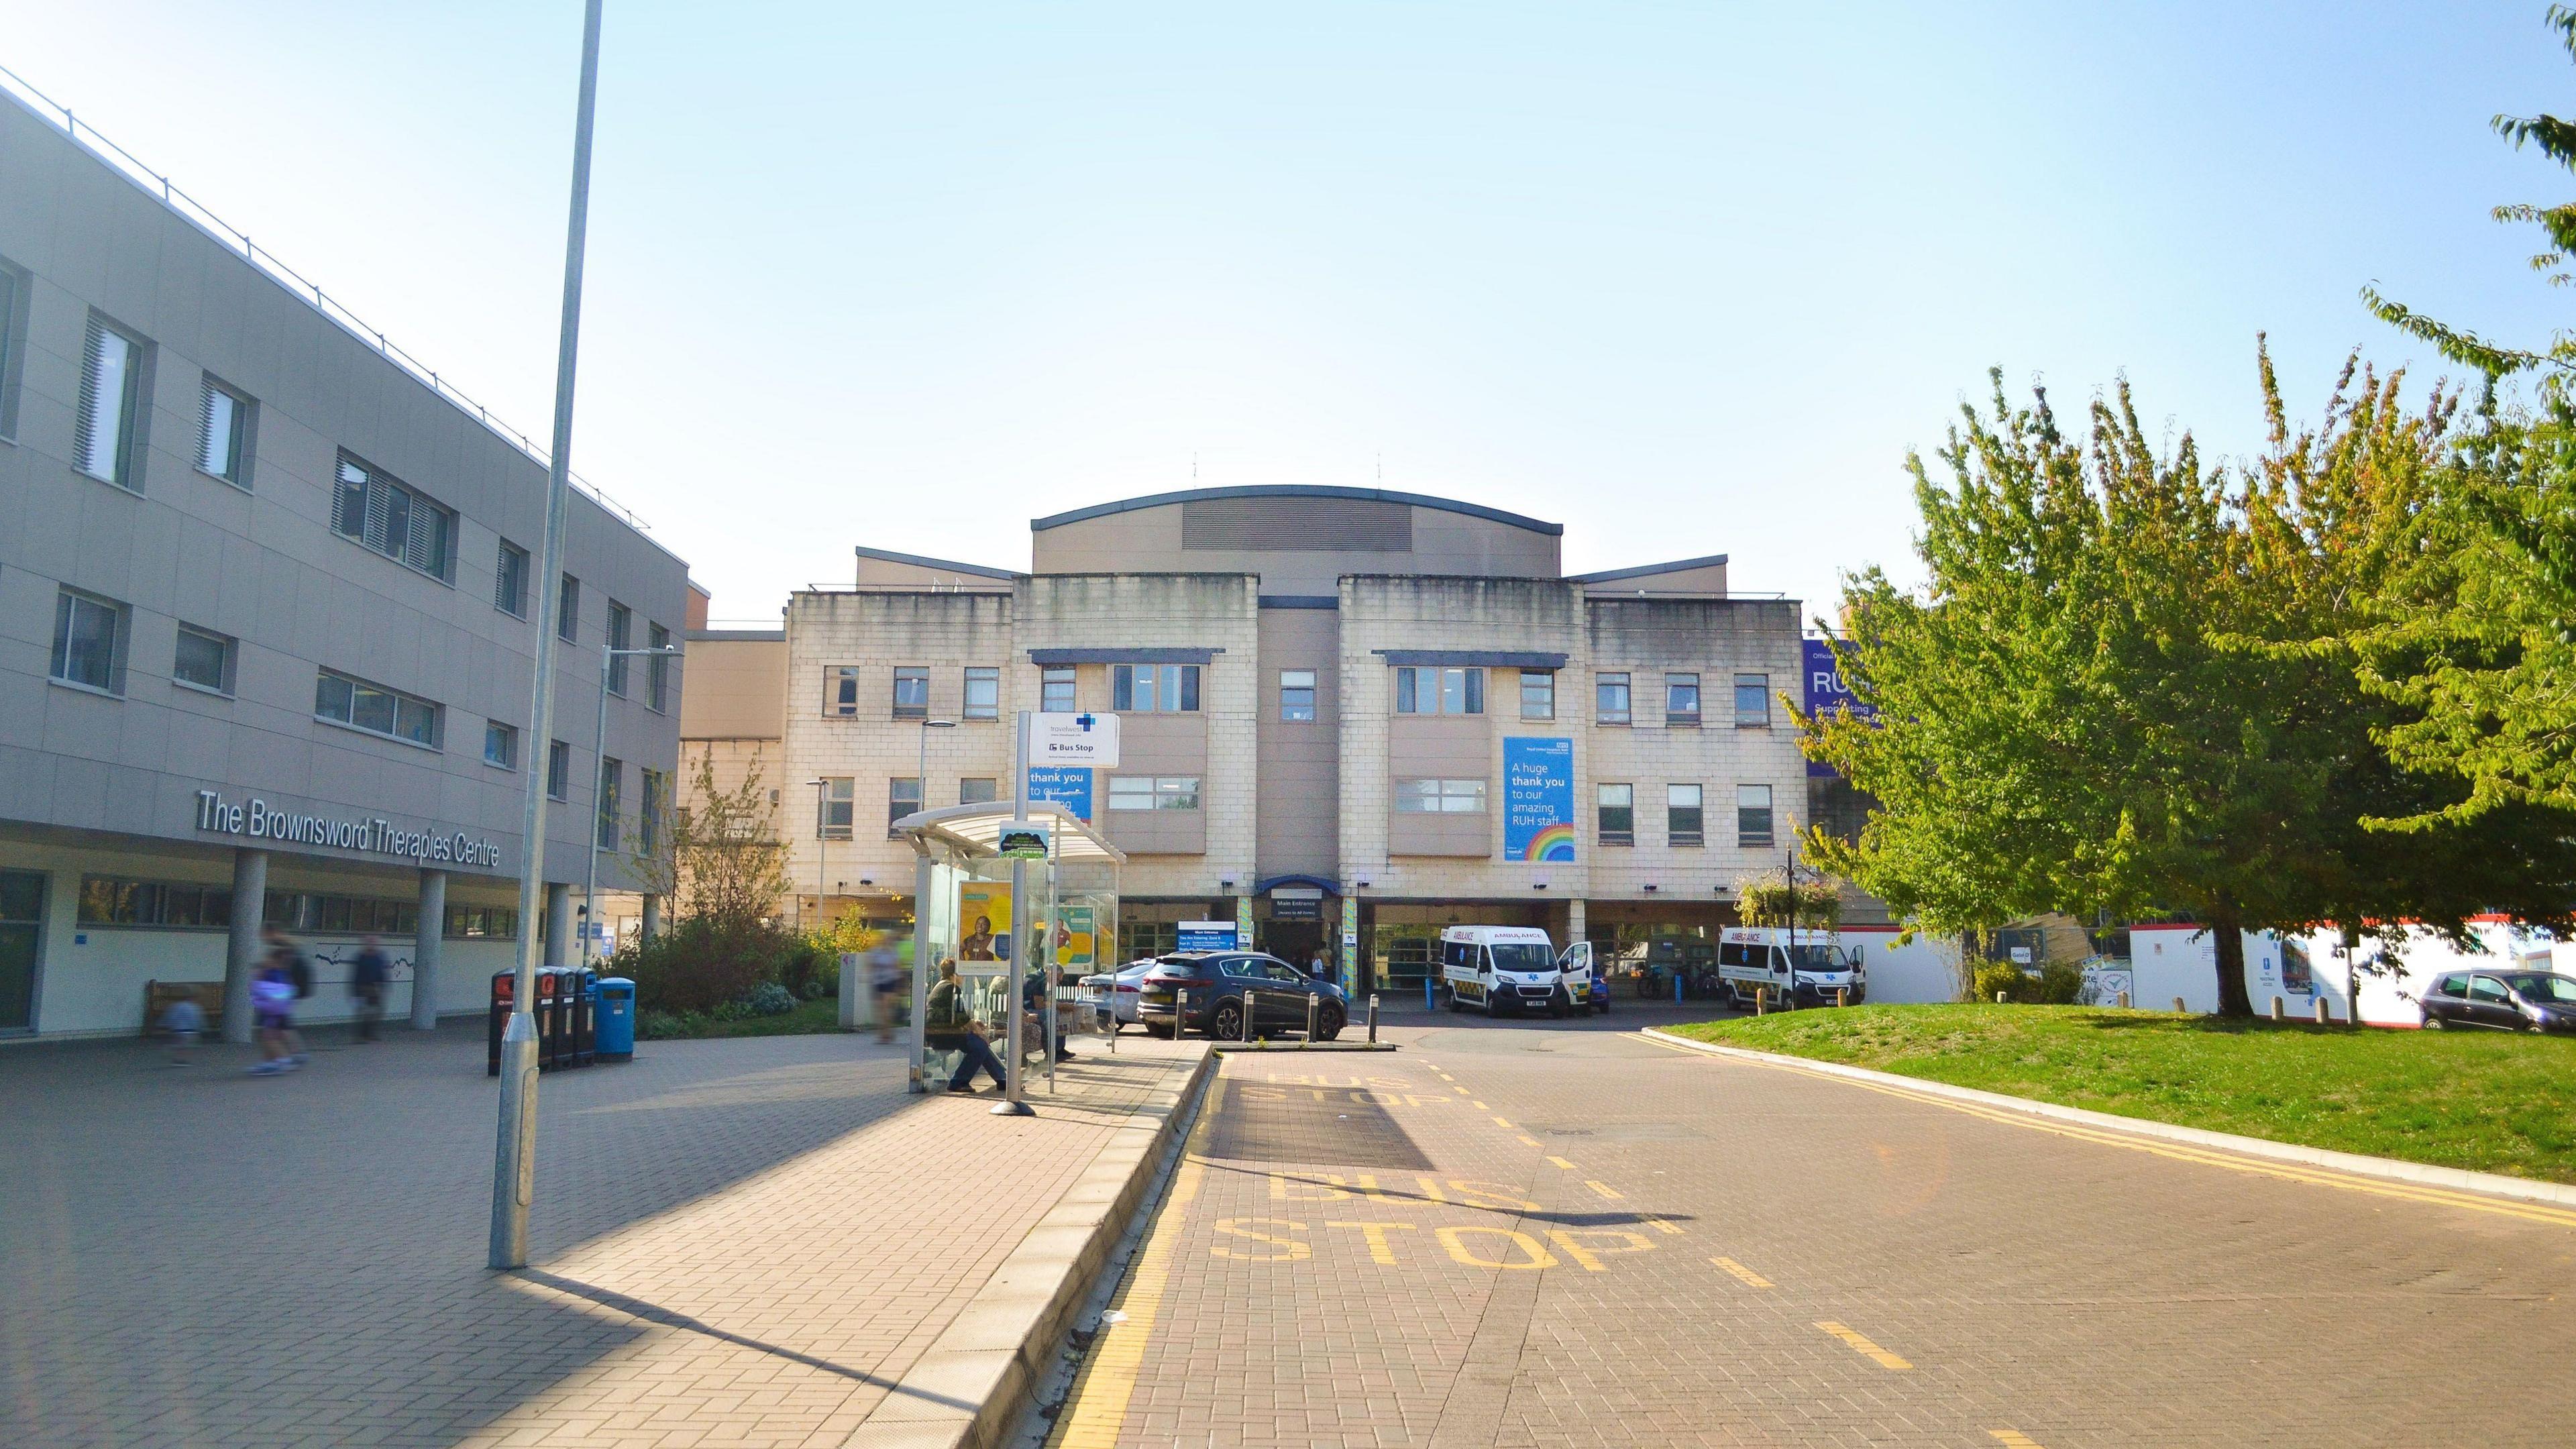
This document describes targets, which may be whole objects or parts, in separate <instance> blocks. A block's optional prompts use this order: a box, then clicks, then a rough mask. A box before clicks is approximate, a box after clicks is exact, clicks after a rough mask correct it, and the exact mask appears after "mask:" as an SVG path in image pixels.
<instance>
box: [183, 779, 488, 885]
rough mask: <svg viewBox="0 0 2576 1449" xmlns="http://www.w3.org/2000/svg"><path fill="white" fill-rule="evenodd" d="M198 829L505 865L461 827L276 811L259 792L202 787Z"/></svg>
mask: <svg viewBox="0 0 2576 1449" xmlns="http://www.w3.org/2000/svg"><path fill="white" fill-rule="evenodd" d="M197 828H198V829H199V830H203V831H206V832H208V833H210V834H215V835H241V836H247V837H249V838H250V839H252V840H265V841H273V842H275V843H276V844H279V845H304V846H311V847H313V848H315V849H318V850H345V851H348V852H350V853H352V854H356V855H391V856H397V857H400V858H402V859H405V860H416V861H419V862H420V863H421V864H423V865H431V866H447V865H458V866H466V867H471V868H480V869H485V870H498V869H500V868H501V847H500V846H498V845H496V844H494V843H493V842H491V841H489V840H484V839H481V838H479V837H476V836H472V835H468V834H466V833H465V832H464V831H462V830H459V831H455V832H453V833H441V832H438V831H430V830H406V829H404V828H403V827H401V826H399V825H396V824H395V823H394V822H392V821H390V820H386V819H383V818H381V817H377V816H372V815H366V816H342V815H306V814H301V813H298V812H295V811H291V810H273V809H271V808H269V804H268V802H267V801H265V800H262V799H260V798H259V797H258V796H256V795H254V796H252V797H251V798H250V801H249V802H248V803H247V804H241V805H236V804H234V803H233V802H231V801H229V800H226V799H225V798H224V797H223V796H221V795H218V794H216V793H215V792H214V791H212V790H200V791H198V792H197Z"/></svg>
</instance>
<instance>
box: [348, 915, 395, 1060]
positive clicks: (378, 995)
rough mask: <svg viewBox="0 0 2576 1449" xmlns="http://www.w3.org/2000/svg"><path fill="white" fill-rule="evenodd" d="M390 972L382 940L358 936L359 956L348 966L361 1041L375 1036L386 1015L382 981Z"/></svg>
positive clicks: (350, 989)
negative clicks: (377, 1026) (356, 1001)
mask: <svg viewBox="0 0 2576 1449" xmlns="http://www.w3.org/2000/svg"><path fill="white" fill-rule="evenodd" d="M392 974H393V971H392V968H391V967H389V966H388V965H386V963H385V948H384V943H383V942H381V941H378V940H377V939H376V938H375V937H373V936H367V937H363V938H361V939H360V941H359V943H358V959H357V960H356V961H354V962H352V963H350V968H349V994H350V995H351V996H354V997H356V998H357V999H358V1040H360V1041H374V1040H375V1039H376V1024H377V1023H378V1022H380V1021H382V1020H384V1015H385V982H386V979H387V978H388V977H390V976H391V975H392Z"/></svg>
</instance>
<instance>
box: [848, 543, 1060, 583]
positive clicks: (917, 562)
mask: <svg viewBox="0 0 2576 1449" xmlns="http://www.w3.org/2000/svg"><path fill="white" fill-rule="evenodd" d="M850 551H851V552H852V553H855V554H857V555H858V556H859V557H861V558H872V559H875V560H877V561H878V562H880V563H899V564H911V565H914V566H915V567H918V568H925V569H936V570H938V571H940V572H942V573H952V574H972V575H974V576H975V577H976V578H979V579H1016V578H1018V577H1019V575H1018V574H1015V573H1013V572H1011V571H1010V570H1009V569H997V568H987V567H985V566H984V565H982V564H970V563H959V562H958V561H957V560H955V559H953V558H926V557H924V556H923V555H921V554H917V553H896V552H895V551H894V550H893V549H890V548H870V547H868V546H867V545H866V544H860V545H858V546H857V547H855V548H853V549H851V550H850Z"/></svg>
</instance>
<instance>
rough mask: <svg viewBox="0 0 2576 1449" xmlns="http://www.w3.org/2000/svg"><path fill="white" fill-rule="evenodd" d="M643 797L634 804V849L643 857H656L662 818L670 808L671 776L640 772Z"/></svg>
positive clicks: (647, 771)
mask: <svg viewBox="0 0 2576 1449" xmlns="http://www.w3.org/2000/svg"><path fill="white" fill-rule="evenodd" d="M637 773H638V774H640V775H641V776H642V777H643V787H644V797H643V798H642V799H641V800H639V801H637V802H636V805H637V809H636V811H635V849H636V850H637V851H638V852H639V853H641V854H643V855H645V856H648V857H649V856H654V855H658V854H660V852H661V849H662V817H663V814H664V812H666V811H668V810H669V809H670V808H671V776H670V773H669V772H668V771H665V770H641V771H638V772H637Z"/></svg>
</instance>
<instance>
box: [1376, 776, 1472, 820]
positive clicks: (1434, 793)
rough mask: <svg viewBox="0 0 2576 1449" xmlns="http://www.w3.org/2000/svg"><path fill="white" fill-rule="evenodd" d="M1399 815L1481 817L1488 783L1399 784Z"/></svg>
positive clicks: (1454, 781) (1447, 781)
mask: <svg viewBox="0 0 2576 1449" xmlns="http://www.w3.org/2000/svg"><path fill="white" fill-rule="evenodd" d="M1395 811H1396V813H1397V814H1399V815H1481V814H1483V813H1484V812H1485V782H1484V781H1482V780H1398V781H1396V782H1395Z"/></svg>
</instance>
